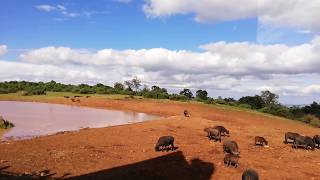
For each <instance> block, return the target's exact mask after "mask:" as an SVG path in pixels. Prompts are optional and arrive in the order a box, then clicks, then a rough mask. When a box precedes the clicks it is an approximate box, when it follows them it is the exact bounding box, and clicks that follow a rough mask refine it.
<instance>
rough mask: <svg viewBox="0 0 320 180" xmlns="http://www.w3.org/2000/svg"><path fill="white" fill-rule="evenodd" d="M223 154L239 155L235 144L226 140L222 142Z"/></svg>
mask: <svg viewBox="0 0 320 180" xmlns="http://www.w3.org/2000/svg"><path fill="white" fill-rule="evenodd" d="M223 152H227V153H230V154H233V155H236V156H239V155H240V152H239V147H238V144H237V142H235V141H230V140H226V141H224V142H223Z"/></svg>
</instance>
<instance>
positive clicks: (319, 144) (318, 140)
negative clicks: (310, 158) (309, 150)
mask: <svg viewBox="0 0 320 180" xmlns="http://www.w3.org/2000/svg"><path fill="white" fill-rule="evenodd" d="M313 142H314V145H315V147H317V148H320V136H319V135H315V136H313Z"/></svg>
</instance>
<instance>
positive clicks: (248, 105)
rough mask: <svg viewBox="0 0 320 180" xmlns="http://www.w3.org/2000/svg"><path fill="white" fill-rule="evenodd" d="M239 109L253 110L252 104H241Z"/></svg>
mask: <svg viewBox="0 0 320 180" xmlns="http://www.w3.org/2000/svg"><path fill="white" fill-rule="evenodd" d="M238 107H240V108H246V109H252V108H251V106H250V104H239V105H238Z"/></svg>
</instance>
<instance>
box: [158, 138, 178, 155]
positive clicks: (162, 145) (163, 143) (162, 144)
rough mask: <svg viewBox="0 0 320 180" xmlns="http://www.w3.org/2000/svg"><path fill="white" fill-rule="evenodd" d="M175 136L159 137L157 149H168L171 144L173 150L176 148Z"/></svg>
mask: <svg viewBox="0 0 320 180" xmlns="http://www.w3.org/2000/svg"><path fill="white" fill-rule="evenodd" d="M173 143H174V137H172V136H162V137H160V138H159V140H158V142H157V144H156V146H155V148H154V149H155V151H161V150H168V148H169V146H171V150H174V149H175V147H174V144H173Z"/></svg>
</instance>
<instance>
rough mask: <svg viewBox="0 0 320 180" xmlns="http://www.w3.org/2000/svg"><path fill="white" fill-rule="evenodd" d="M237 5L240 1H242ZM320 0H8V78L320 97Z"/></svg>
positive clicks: (4, 17)
mask: <svg viewBox="0 0 320 180" xmlns="http://www.w3.org/2000/svg"><path fill="white" fill-rule="evenodd" d="M239 3H241V4H242V6H241V7H239ZM319 8H320V4H319V3H318V1H317V0H310V1H308V3H305V2H304V1H303V0H291V1H290V2H289V1H279V2H271V1H270V2H269V1H264V0H259V1H252V0H241V1H240V0H232V1H217V0H212V1H207V0H199V1H194V0H185V1H179V0H170V1H163V0H95V1H87V0H77V1H71V0H66V1H49V0H41V1H40V0H28V1H21V0H2V1H1V2H0V27H1V31H0V80H1V81H5V80H30V81H49V80H56V81H59V82H65V83H90V84H94V83H106V84H109V85H112V84H113V83H114V82H116V81H123V80H127V79H130V78H132V77H134V76H138V77H139V78H140V79H142V81H143V82H144V83H145V84H147V85H153V84H156V85H159V86H163V87H166V88H168V89H170V90H172V91H178V90H179V89H181V88H190V89H193V90H196V89H200V88H202V89H207V90H208V91H209V92H210V95H212V96H214V97H217V96H219V95H222V96H232V97H240V96H242V95H252V94H256V93H259V91H261V90H271V91H273V92H276V93H278V94H280V97H281V100H282V101H283V102H285V103H288V104H291V103H294V104H301V103H308V102H311V101H312V100H319V95H320V80H319V79H320V76H319V74H320V72H319V69H320V68H318V67H320V60H319V59H320V56H319V55H318V54H319V53H317V52H318V51H320V48H319V47H320V37H319V32H320V25H319V22H320V14H319V11H318V9H319Z"/></svg>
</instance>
